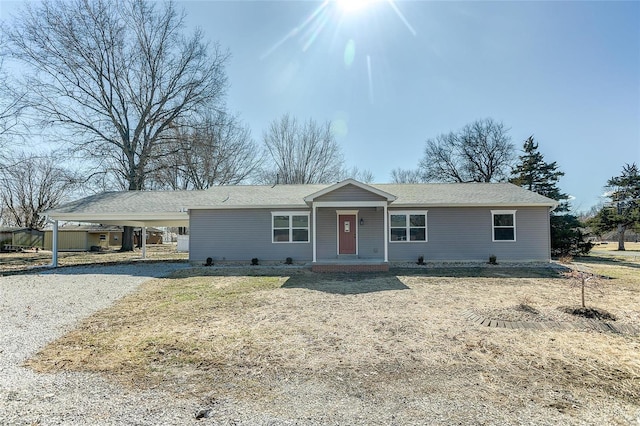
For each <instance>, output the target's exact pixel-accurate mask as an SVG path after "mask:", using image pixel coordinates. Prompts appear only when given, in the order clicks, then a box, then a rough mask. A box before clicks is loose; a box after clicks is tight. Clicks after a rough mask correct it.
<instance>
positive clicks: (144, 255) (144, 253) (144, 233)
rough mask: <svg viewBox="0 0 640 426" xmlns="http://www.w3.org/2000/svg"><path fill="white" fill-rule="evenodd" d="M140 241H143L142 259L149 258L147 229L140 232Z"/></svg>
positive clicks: (143, 228)
mask: <svg viewBox="0 0 640 426" xmlns="http://www.w3.org/2000/svg"><path fill="white" fill-rule="evenodd" d="M140 239H141V240H142V258H143V259H146V258H147V227H146V226H143V227H142V232H140Z"/></svg>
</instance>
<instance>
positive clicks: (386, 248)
mask: <svg viewBox="0 0 640 426" xmlns="http://www.w3.org/2000/svg"><path fill="white" fill-rule="evenodd" d="M383 208H384V220H383V223H384V261H385V262H388V261H389V229H388V227H389V224H388V220H389V218H388V214H387V205H386V204H385V205H384V207H383Z"/></svg>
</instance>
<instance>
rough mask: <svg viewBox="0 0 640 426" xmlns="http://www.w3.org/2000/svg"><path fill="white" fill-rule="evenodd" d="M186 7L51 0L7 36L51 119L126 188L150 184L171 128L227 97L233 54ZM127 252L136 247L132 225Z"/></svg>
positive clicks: (141, 0)
mask: <svg viewBox="0 0 640 426" xmlns="http://www.w3.org/2000/svg"><path fill="white" fill-rule="evenodd" d="M183 29H184V14H183V13H179V12H178V11H176V9H175V7H174V5H173V4H172V3H156V2H148V1H145V0H116V1H109V0H71V1H67V0H64V1H63V0H52V1H46V0H45V1H44V2H42V3H40V4H38V5H35V6H34V5H31V4H27V5H26V6H25V7H24V8H23V10H22V11H21V12H20V14H19V15H18V16H17V18H16V19H15V21H14V23H13V25H12V26H11V27H10V28H9V29H8V31H7V34H8V38H9V40H10V43H11V52H12V54H13V56H14V57H15V58H17V59H18V60H21V61H22V62H23V63H24V64H26V65H28V66H30V68H31V69H32V70H33V71H34V73H33V74H32V75H30V76H29V78H28V80H27V83H28V85H29V88H30V94H31V95H32V98H33V99H32V104H33V105H34V107H35V109H36V110H37V112H38V114H39V116H40V117H41V118H42V120H43V121H44V122H48V123H51V124H62V125H64V126H66V128H67V129H69V130H70V131H71V132H72V136H73V138H72V139H71V142H72V143H73V144H74V150H75V152H76V153H77V154H84V155H86V156H88V157H91V158H97V159H99V160H100V164H104V165H107V166H109V167H108V168H107V170H105V171H106V172H113V173H116V174H117V175H118V176H117V180H119V181H121V182H122V183H123V184H125V185H126V186H125V187H124V188H123V189H127V190H141V189H144V188H145V183H146V178H147V175H148V173H149V167H150V165H151V164H152V163H153V162H154V159H156V158H158V157H161V156H164V155H167V154H168V153H170V150H171V145H170V144H167V138H166V136H167V133H168V131H169V130H170V128H171V126H173V125H175V124H176V123H179V122H181V121H184V120H185V118H186V117H189V116H190V115H191V114H192V113H193V112H194V111H196V110H198V109H200V108H203V107H205V106H207V107H210V108H213V107H214V106H215V104H216V103H218V102H219V101H220V100H221V99H222V97H223V96H224V93H225V90H226V87H227V78H226V74H225V71H224V65H225V63H226V61H227V58H228V57H229V54H228V52H226V51H223V50H221V48H220V46H219V45H218V44H214V45H213V46H211V48H210V46H209V45H208V44H207V43H205V42H204V41H203V34H202V32H201V31H199V30H196V31H195V32H194V33H193V34H192V35H190V36H189V37H185V36H184V35H183ZM122 249H123V250H132V249H133V238H132V229H131V228H129V227H126V228H125V234H124V238H123V245H122Z"/></svg>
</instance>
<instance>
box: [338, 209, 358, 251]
mask: <svg viewBox="0 0 640 426" xmlns="http://www.w3.org/2000/svg"><path fill="white" fill-rule="evenodd" d="M341 215H353V216H355V217H356V221H355V222H356V223H355V224H354V228H355V233H356V253H355V255H356V256H357V255H358V240H359V239H360V235H359V229H358V228H359V226H358V224H359V223H360V222H359V221H358V220H359V219H358V210H336V255H337V256H340V216H341Z"/></svg>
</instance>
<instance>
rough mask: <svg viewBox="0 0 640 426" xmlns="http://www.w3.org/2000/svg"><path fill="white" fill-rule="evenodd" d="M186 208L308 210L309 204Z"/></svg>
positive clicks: (192, 207)
mask: <svg viewBox="0 0 640 426" xmlns="http://www.w3.org/2000/svg"><path fill="white" fill-rule="evenodd" d="M185 209H187V210H254V209H268V210H274V209H275V210H282V209H301V210H309V206H308V205H306V204H256V205H228V206H226V205H225V206H219V205H213V206H188V207H185Z"/></svg>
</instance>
